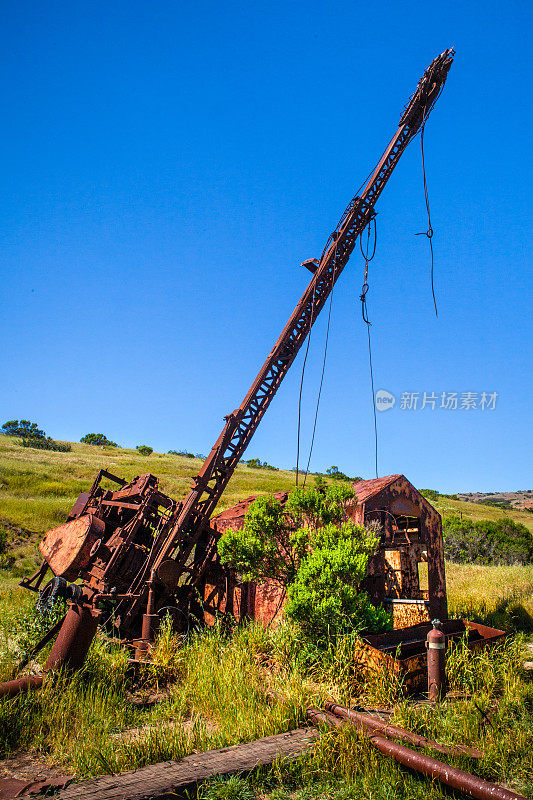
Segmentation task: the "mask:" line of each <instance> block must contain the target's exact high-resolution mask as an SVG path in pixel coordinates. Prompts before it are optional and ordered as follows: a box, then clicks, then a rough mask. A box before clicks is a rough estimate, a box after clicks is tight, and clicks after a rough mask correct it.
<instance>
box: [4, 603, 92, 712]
mask: <svg viewBox="0 0 533 800" xmlns="http://www.w3.org/2000/svg"><path fill="white" fill-rule="evenodd" d="M99 619H100V612H99V611H95V610H94V609H92V608H89V607H88V606H82V605H78V604H77V603H71V604H70V607H69V610H68V611H67V614H66V616H65V619H64V621H63V624H62V625H61V629H60V631H59V633H58V636H57V639H56V640H55V642H54V646H53V647H52V650H51V653H50V655H49V657H48V660H47V662H46V664H45V666H44V673H45V675H46V674H47V673H48V672H53V671H54V670H58V669H61V668H65V669H66V670H68V671H69V672H75V671H76V670H78V669H80V667H82V666H83V664H84V663H85V659H86V658H87V653H88V652H89V647H90V646H91V642H92V640H93V639H94V636H95V634H96V630H97V628H98V621H99ZM45 675H30V676H24V677H21V678H17V679H16V680H13V681H7V682H6V683H2V684H0V698H1V697H15V696H16V695H17V694H20V693H21V692H24V691H31V690H34V689H40V688H41V686H42V685H43V681H44V677H45Z"/></svg>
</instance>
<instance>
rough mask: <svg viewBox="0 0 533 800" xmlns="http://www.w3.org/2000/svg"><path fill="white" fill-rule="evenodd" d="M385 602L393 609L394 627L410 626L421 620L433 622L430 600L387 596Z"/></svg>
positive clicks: (386, 605)
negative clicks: (390, 597) (389, 597)
mask: <svg viewBox="0 0 533 800" xmlns="http://www.w3.org/2000/svg"><path fill="white" fill-rule="evenodd" d="M383 604H384V606H385V608H387V609H389V610H390V611H391V614H392V625H393V627H394V628H410V627H411V626H412V625H418V624H419V623H421V622H431V614H430V611H429V601H428V600H402V599H390V600H389V599H388V598H386V599H385V601H384V603H383Z"/></svg>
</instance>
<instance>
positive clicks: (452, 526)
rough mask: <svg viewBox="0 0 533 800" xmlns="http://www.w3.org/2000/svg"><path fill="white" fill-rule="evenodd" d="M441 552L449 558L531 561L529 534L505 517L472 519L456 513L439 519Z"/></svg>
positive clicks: (487, 561) (459, 560) (532, 537)
mask: <svg viewBox="0 0 533 800" xmlns="http://www.w3.org/2000/svg"><path fill="white" fill-rule="evenodd" d="M443 535H444V554H445V556H446V558H448V559H449V560H450V561H455V562H457V563H459V564H462V563H476V564H527V563H531V561H533V534H532V533H531V531H529V530H528V529H527V528H526V526H525V525H522V524H521V523H519V522H514V520H512V519H509V518H504V519H498V520H490V519H482V520H478V521H477V522H473V521H472V520H470V519H461V518H460V517H458V516H456V515H451V516H448V517H445V518H444V520H443Z"/></svg>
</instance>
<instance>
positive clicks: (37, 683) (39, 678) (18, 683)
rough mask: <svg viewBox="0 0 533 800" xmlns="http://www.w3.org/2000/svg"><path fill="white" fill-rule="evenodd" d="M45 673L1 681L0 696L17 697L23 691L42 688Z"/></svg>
mask: <svg viewBox="0 0 533 800" xmlns="http://www.w3.org/2000/svg"><path fill="white" fill-rule="evenodd" d="M43 680H44V676H43V675H25V676H24V677H23V678H16V679H15V680H14V681H6V682H5V683H0V698H3V697H8V698H9V697H16V695H17V694H21V692H29V691H32V690H33V689H40V688H41V686H42V685H43Z"/></svg>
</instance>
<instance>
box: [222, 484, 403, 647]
mask: <svg viewBox="0 0 533 800" xmlns="http://www.w3.org/2000/svg"><path fill="white" fill-rule="evenodd" d="M351 497H353V491H352V490H351V489H350V487H349V486H346V485H344V484H341V483H338V484H333V485H331V486H327V487H320V488H317V489H300V488H297V489H294V490H293V491H292V492H291V494H290V495H289V499H288V500H287V503H286V504H285V506H282V505H281V503H280V502H279V501H278V500H276V499H275V498H273V497H258V498H257V500H255V501H254V502H253V503H251V505H250V507H249V509H248V512H247V514H246V518H245V523H244V528H242V529H241V530H228V531H226V532H225V533H224V534H223V535H222V537H221V538H220V540H219V543H218V552H219V556H220V560H221V562H222V563H223V564H227V565H229V566H231V567H233V568H234V569H236V570H237V571H238V572H239V573H240V574H242V577H243V578H244V580H253V581H258V582H259V581H264V580H273V581H276V582H277V583H278V584H279V585H280V586H282V587H283V588H284V589H285V590H286V592H287V603H286V606H285V611H284V613H285V616H286V617H287V618H288V619H292V620H294V621H295V622H296V623H297V624H298V625H300V627H301V628H302V630H304V631H305V633H306V634H307V635H308V636H309V637H310V638H312V639H313V640H315V641H317V642H326V641H327V640H328V639H329V638H330V637H331V636H337V635H339V634H341V633H344V632H346V631H353V630H354V629H355V630H361V629H363V628H370V629H371V630H374V631H377V630H380V629H383V628H384V627H385V626H386V625H387V623H388V616H387V614H386V612H385V611H384V610H383V609H382V608H376V607H375V606H374V605H373V604H372V603H371V602H370V600H369V599H368V597H367V595H366V593H365V592H362V591H360V590H359V584H360V583H361V581H362V580H363V578H364V577H365V576H366V568H367V563H368V558H369V556H370V555H371V554H372V553H373V552H374V550H375V548H376V546H377V544H378V537H377V535H376V530H375V529H365V528H364V527H362V526H360V525H356V524H355V523H354V522H352V521H351V520H350V519H348V517H347V515H346V502H347V500H349V499H350V498H351Z"/></svg>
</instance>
